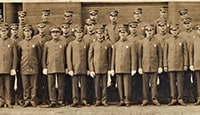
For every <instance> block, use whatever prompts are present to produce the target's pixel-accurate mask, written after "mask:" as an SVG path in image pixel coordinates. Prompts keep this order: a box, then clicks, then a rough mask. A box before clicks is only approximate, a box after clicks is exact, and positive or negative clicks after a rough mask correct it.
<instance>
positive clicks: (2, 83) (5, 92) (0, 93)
mask: <svg viewBox="0 0 200 115" xmlns="http://www.w3.org/2000/svg"><path fill="white" fill-rule="evenodd" d="M10 77H11V76H10V75H9V74H0V102H1V103H6V104H11V90H10V79H11V78H10Z"/></svg>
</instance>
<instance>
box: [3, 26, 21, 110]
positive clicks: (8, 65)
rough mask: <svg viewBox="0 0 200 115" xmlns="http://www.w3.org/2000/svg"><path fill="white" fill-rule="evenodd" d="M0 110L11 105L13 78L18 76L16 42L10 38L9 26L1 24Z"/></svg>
mask: <svg viewBox="0 0 200 115" xmlns="http://www.w3.org/2000/svg"><path fill="white" fill-rule="evenodd" d="M0 52H1V55H0V108H1V107H3V106H5V107H9V108H12V105H11V90H10V89H11V88H10V86H11V84H10V82H11V81H10V80H11V78H10V77H11V76H12V77H14V76H15V75H16V68H17V49H16V43H15V41H14V40H12V39H9V37H8V24H6V23H1V24H0Z"/></svg>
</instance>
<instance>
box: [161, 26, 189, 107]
mask: <svg viewBox="0 0 200 115" xmlns="http://www.w3.org/2000/svg"><path fill="white" fill-rule="evenodd" d="M170 33H171V34H172V36H170V38H169V39H167V40H166V42H165V45H164V63H163V64H164V71H165V72H168V74H169V78H170V91H171V102H170V103H168V105H169V106H171V105H174V104H176V103H177V101H178V103H179V104H181V105H183V106H185V105H186V104H185V103H184V102H183V77H184V71H187V69H188V50H187V44H186V41H185V39H183V38H181V37H180V36H179V25H178V24H176V25H172V26H171V27H170ZM176 80H177V82H176ZM176 83H177V85H176ZM176 88H177V89H178V92H177V90H176ZM176 93H178V94H177V95H178V97H176Z"/></svg>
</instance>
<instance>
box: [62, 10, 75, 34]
mask: <svg viewBox="0 0 200 115" xmlns="http://www.w3.org/2000/svg"><path fill="white" fill-rule="evenodd" d="M64 18H65V21H64V22H63V23H66V24H69V34H70V35H71V36H72V29H73V27H74V24H73V21H72V18H73V11H71V10H66V11H64ZM61 25H62V24H61Z"/></svg>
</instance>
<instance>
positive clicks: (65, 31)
mask: <svg viewBox="0 0 200 115" xmlns="http://www.w3.org/2000/svg"><path fill="white" fill-rule="evenodd" d="M61 30H62V32H63V33H65V34H67V33H69V30H70V29H69V27H63V28H61Z"/></svg>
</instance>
